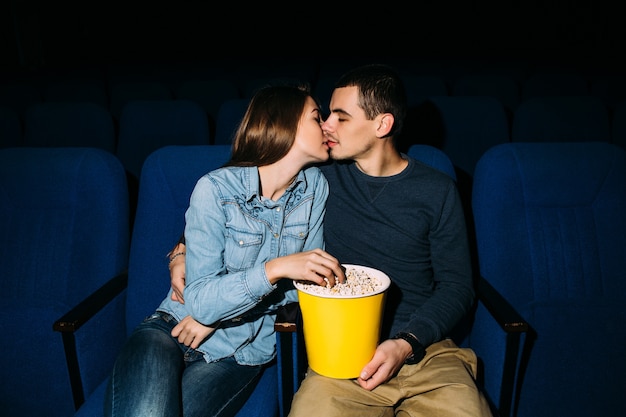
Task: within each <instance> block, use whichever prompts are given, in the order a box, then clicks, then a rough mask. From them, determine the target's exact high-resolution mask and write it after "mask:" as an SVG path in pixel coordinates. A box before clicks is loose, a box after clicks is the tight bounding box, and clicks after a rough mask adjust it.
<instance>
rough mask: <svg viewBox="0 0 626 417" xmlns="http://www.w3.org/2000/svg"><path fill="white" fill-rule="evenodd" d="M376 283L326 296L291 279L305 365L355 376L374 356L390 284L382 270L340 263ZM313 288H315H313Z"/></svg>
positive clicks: (335, 374) (345, 376) (340, 375)
mask: <svg viewBox="0 0 626 417" xmlns="http://www.w3.org/2000/svg"><path fill="white" fill-rule="evenodd" d="M343 266H344V267H345V268H346V271H348V270H350V269H354V270H355V271H357V272H363V273H365V274H367V275H368V276H370V277H373V278H375V279H377V280H378V281H379V283H380V285H379V286H377V288H376V289H375V291H373V292H369V293H367V294H365V295H338V294H335V295H330V294H323V293H320V291H319V289H310V288H307V287H310V286H305V285H301V284H300V283H298V282H295V281H294V284H295V287H296V289H297V290H298V299H299V303H300V310H301V312H302V323H303V332H304V344H305V346H306V351H307V358H308V362H309V366H310V367H311V369H313V370H314V371H315V372H317V373H318V374H320V375H324V376H327V377H331V378H339V379H349V378H356V377H358V376H359V374H360V373H361V370H362V369H363V366H365V364H366V363H368V362H369V361H370V360H371V359H372V357H373V356H374V352H375V351H376V346H378V341H379V338H380V331H381V326H382V316H383V309H384V306H385V298H386V293H387V289H388V288H389V285H390V284H391V280H390V279H389V277H388V276H387V275H386V274H385V273H384V272H382V271H379V270H377V269H373V268H368V267H365V266H359V265H343ZM314 290H315V291H314Z"/></svg>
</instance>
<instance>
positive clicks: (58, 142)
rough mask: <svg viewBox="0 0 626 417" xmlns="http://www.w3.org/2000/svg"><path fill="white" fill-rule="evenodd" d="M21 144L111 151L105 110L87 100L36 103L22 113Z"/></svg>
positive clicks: (112, 141)
mask: <svg viewBox="0 0 626 417" xmlns="http://www.w3.org/2000/svg"><path fill="white" fill-rule="evenodd" d="M23 139H24V140H23V143H24V146H35V147H50V146H78V147H85V146H87V147H94V148H99V149H104V150H106V151H109V152H111V153H112V152H114V151H115V125H114V124H113V118H112V117H111V114H110V113H109V111H108V110H107V109H106V108H104V107H102V106H100V105H98V104H95V103H89V102H40V103H35V104H33V105H31V106H30V107H29V108H28V109H27V110H26V113H25V114H24V136H23Z"/></svg>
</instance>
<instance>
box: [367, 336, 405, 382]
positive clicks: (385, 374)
mask: <svg viewBox="0 0 626 417" xmlns="http://www.w3.org/2000/svg"><path fill="white" fill-rule="evenodd" d="M407 347H408V350H407ZM410 352H411V346H410V345H409V343H408V342H407V341H405V340H402V339H389V340H385V341H384V342H382V343H381V344H380V345H378V347H377V348H376V352H374V357H373V358H372V360H371V361H369V362H368V363H367V364H366V365H365V366H364V367H363V370H362V371H361V375H360V376H359V377H358V378H357V382H358V383H359V385H360V386H361V387H363V388H364V389H366V390H368V391H371V390H373V389H374V388H376V387H377V386H379V385H380V384H384V383H385V382H387V381H389V380H390V379H391V378H392V377H393V376H394V375H396V374H397V373H398V371H399V370H400V368H402V365H404V361H405V360H406V358H407V357H408V356H410Z"/></svg>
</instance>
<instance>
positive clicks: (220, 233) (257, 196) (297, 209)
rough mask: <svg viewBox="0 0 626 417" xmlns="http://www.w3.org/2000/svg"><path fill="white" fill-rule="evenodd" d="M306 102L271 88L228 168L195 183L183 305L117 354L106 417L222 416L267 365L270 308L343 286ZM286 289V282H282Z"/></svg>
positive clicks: (171, 298) (251, 110)
mask: <svg viewBox="0 0 626 417" xmlns="http://www.w3.org/2000/svg"><path fill="white" fill-rule="evenodd" d="M320 124H321V115H320V109H319V106H318V104H317V103H316V101H315V100H314V99H313V98H312V96H311V95H310V93H309V91H308V90H307V89H305V88H301V87H293V86H273V87H267V88H265V89H261V90H259V91H258V92H257V93H256V94H255V96H254V97H253V98H252V100H251V102H250V105H249V107H248V109H247V112H246V114H245V115H244V118H243V120H242V122H241V125H240V126H239V129H238V130H237V132H236V135H235V139H234V143H233V151H232V155H231V159H230V161H229V162H228V163H227V164H226V165H225V166H224V167H222V168H220V169H217V170H215V171H212V172H209V173H208V174H206V175H204V176H203V177H202V178H200V180H199V181H198V182H197V184H196V187H195V188H194V190H193V193H192V195H191V199H190V205H189V208H188V210H187V212H186V214H185V222H186V226H185V234H184V235H185V243H186V249H185V252H184V253H183V252H180V253H174V254H172V255H171V259H172V260H173V259H175V258H183V257H184V258H185V263H186V273H185V275H186V287H185V289H184V302H181V301H183V300H182V295H181V297H180V298H181V299H180V300H179V299H178V298H179V297H177V296H176V294H175V293H173V292H171V291H170V293H169V294H168V295H167V296H166V297H165V298H164V299H163V301H162V303H161V305H160V306H159V307H158V308H157V310H156V312H155V313H154V314H153V315H151V316H150V317H148V318H147V319H146V320H145V321H144V322H143V323H141V324H140V325H139V326H138V327H137V328H136V329H135V331H134V332H133V334H132V335H131V337H130V339H129V340H128V341H127V343H126V345H125V347H124V348H123V350H122V352H121V354H120V355H119V357H118V359H117V361H116V363H115V367H114V369H113V374H112V376H111V380H110V383H109V387H108V391H107V397H106V400H105V411H106V412H105V414H106V415H109V416H125V417H128V416H142V417H144V416H147V415H150V416H166V417H171V416H180V415H184V416H185V417H192V416H209V415H210V416H229V415H234V414H236V412H237V411H238V410H239V409H240V408H241V406H242V405H243V404H244V403H245V401H246V400H247V398H248V397H249V395H250V394H251V393H252V391H253V389H254V386H255V384H256V381H257V380H258V377H259V376H260V373H261V371H262V369H263V366H264V365H265V364H267V363H268V362H270V361H271V360H272V359H273V358H274V356H275V334H274V319H275V313H276V310H277V308H278V307H279V306H280V305H284V304H286V303H288V302H292V301H295V300H296V299H297V294H296V291H295V288H294V286H293V285H292V282H291V280H306V281H313V282H317V283H319V284H322V283H324V279H325V278H326V279H327V280H329V281H330V283H331V284H334V282H335V279H336V277H337V279H339V280H341V281H343V279H344V278H345V276H344V274H343V271H342V269H341V265H340V264H339V262H338V260H337V259H336V258H334V257H332V256H330V255H329V254H328V253H327V252H325V251H324V250H323V249H322V248H323V245H324V240H323V225H322V221H323V219H324V214H325V205H326V198H327V197H328V192H329V190H328V184H327V182H326V179H325V177H324V176H323V175H322V174H321V172H320V170H319V169H318V168H317V167H313V166H311V165H312V164H316V163H319V162H324V161H326V160H327V159H328V157H329V156H328V146H327V143H326V139H325V138H324V135H323V133H322V129H321V127H320ZM283 278H287V279H283Z"/></svg>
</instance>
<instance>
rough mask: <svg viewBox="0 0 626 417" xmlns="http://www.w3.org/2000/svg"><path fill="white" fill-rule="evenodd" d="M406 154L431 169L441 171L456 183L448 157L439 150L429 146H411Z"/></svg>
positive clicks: (452, 166)
mask: <svg viewBox="0 0 626 417" xmlns="http://www.w3.org/2000/svg"><path fill="white" fill-rule="evenodd" d="M407 154H408V155H409V156H411V157H413V158H415V159H417V160H418V161H421V162H423V163H425V164H426V165H429V166H431V167H433V168H436V169H438V170H439V171H443V172H445V173H446V174H448V175H449V176H450V177H451V178H452V179H454V180H455V181H456V173H455V172H454V165H452V161H450V158H449V157H448V155H446V154H445V152H444V151H442V150H441V149H437V148H435V147H434V146H430V145H420V144H415V145H411V147H410V148H409V150H408V152H407Z"/></svg>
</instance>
